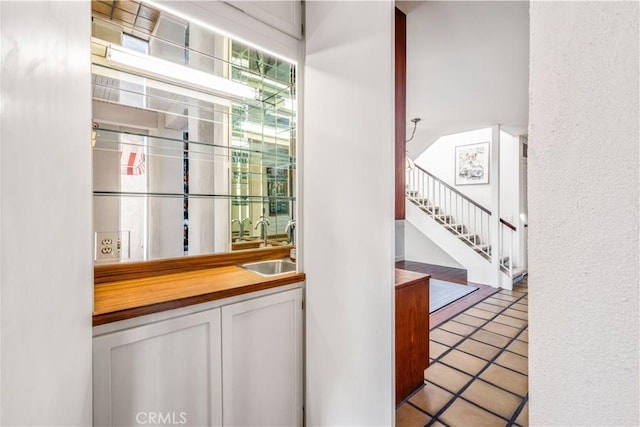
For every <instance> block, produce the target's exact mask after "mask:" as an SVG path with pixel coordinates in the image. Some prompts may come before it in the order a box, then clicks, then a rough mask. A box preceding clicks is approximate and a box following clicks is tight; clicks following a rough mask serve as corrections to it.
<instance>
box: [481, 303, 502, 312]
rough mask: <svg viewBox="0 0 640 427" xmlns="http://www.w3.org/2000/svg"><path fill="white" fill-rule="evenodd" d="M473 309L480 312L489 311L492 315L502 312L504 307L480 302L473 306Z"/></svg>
mask: <svg viewBox="0 0 640 427" xmlns="http://www.w3.org/2000/svg"><path fill="white" fill-rule="evenodd" d="M474 307H475V308H479V309H480V310H485V311H491V312H493V313H500V312H501V311H502V310H504V307H502V306H500V305H493V304H487V303H486V302H480V303H478V304H476V305H474Z"/></svg>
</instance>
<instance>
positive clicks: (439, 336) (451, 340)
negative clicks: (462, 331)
mask: <svg viewBox="0 0 640 427" xmlns="http://www.w3.org/2000/svg"><path fill="white" fill-rule="evenodd" d="M429 339H430V340H432V341H437V342H439V343H440V344H446V345H448V346H453V345H455V344H457V343H458V342H459V341H460V340H462V339H464V337H462V336H460V335H457V334H452V333H451V332H447V331H443V330H442V329H434V330H433V331H429Z"/></svg>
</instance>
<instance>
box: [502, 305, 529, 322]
mask: <svg viewBox="0 0 640 427" xmlns="http://www.w3.org/2000/svg"><path fill="white" fill-rule="evenodd" d="M502 314H504V315H505V316H509V317H515V318H516V319H520V320H529V315H528V314H527V313H526V312H522V311H519V310H514V309H513V308H509V309H507V310H505V311H504V313H502Z"/></svg>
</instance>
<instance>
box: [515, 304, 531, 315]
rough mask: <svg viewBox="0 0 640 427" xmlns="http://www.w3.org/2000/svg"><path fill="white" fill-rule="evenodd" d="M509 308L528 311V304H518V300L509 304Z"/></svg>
mask: <svg viewBox="0 0 640 427" xmlns="http://www.w3.org/2000/svg"><path fill="white" fill-rule="evenodd" d="M511 309H512V310H518V311H521V312H523V313H529V306H528V305H526V304H520V303H519V302H517V303H515V304H513V305H512V306H511Z"/></svg>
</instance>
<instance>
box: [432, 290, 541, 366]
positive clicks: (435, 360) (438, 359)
mask: <svg viewBox="0 0 640 427" xmlns="http://www.w3.org/2000/svg"><path fill="white" fill-rule="evenodd" d="M523 297H524V295H523V296H522V297H520V298H519V299H517V300H516V301H520V299H522V298H523ZM516 301H514V302H513V303H512V304H511V305H513V304H515V303H516ZM480 302H481V301H479V302H478V303H476V304H474V305H472V306H471V307H469V308H473V307H475V306H476V305H477V304H480ZM511 305H509V306H507V307H505V308H504V310H502V311H499V312H498V313H495V315H494V316H493V317H491V318H489V319H482V318H481V317H477V316H473V315H472V314H468V315H467V316H472V317H476V318H477V319H482V320H484V321H485V322H484V323H483V324H482V325H480V326H477V327H476V328H475V329H474V331H473V332H471V333H470V334H469V335H466V336H462V335H459V334H456V333H455V332H449V331H447V330H446V329H443V331H445V332H448V333H450V334H454V335H458V336H459V337H460V338H461V339H460V340H458V341H456V343H455V344H453V345H449V344H445V343H441V342H439V341H435V342H437V343H438V344H441V345H446V346H447V347H449V349H448V350H445V351H443V352H442V353H440V355H439V356H438V357H435V358H434V359H433V361H434V362H439V361H440V359H442V358H443V357H444V356H446V355H447V354H449V353H450V352H451V351H452V350H453V349H454V347H457V346H459V345H460V344H461V343H462V342H463V341H465V340H467V339H470V337H471V335H473V334H475V333H476V332H478V331H479V330H480V329H482V327H483V326H486V325H487V324H488V323H490V322H492V321H493V320H494V319H495V318H496V317H498V316H499V315H500V314H502V313H503V312H504V311H505V310H507V309H508V308H509V307H511ZM469 308H467V310H468V309H469ZM478 310H481V309H478ZM465 311H466V310H465ZM488 313H489V312H488ZM460 314H464V312H462V313H458V314H457V315H456V316H454V317H457V316H459V315H460ZM454 317H452V318H451V319H449V320H447V322H451V321H452V320H453V318H454ZM447 322H444V323H447ZM444 323H442V324H444ZM458 323H460V322H458ZM498 323H500V322H498ZM463 324H464V325H466V323H463ZM500 324H501V325H504V323H500ZM467 326H470V327H472V328H473V326H472V325H467ZM506 326H510V325H506ZM512 327H513V326H512ZM528 327H529V322H528V321H527V326H526V327H525V328H524V329H526V328H528ZM438 328H441V326H437V327H435V328H434V329H432V330H436V329H438ZM524 329H521V330H520V332H518V333H517V334H516V335H515V336H516V337H517V336H519V335H520V334H522V331H523V330H524ZM429 332H431V331H429ZM487 332H491V331H487ZM491 333H492V334H496V335H500V336H502V337H505V338H509V339H512V337H508V336H506V335H502V334H497V333H495V332H491ZM471 339H473V338H471ZM474 341H478V340H475V339H474ZM479 342H482V341H479ZM483 344H487V345H491V344H488V343H484V342H483ZM510 344H511V342H509V343H508V344H507V346H508V345H510ZM491 346H492V347H495V348H501V347H497V346H495V345H491ZM502 348H503V349H504V348H506V346H505V347H502ZM499 354H500V353H499Z"/></svg>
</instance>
